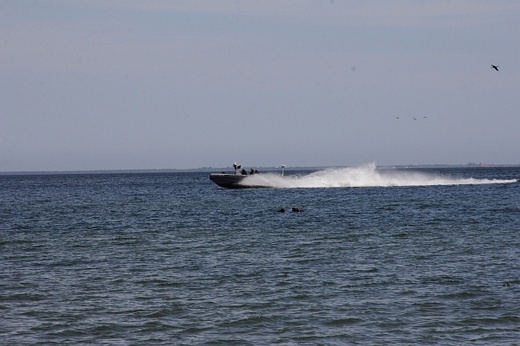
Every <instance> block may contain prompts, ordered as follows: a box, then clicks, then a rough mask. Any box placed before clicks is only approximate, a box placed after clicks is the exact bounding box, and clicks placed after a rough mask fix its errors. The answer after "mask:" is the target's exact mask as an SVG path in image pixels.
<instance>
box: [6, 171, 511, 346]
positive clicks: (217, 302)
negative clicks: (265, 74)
mask: <svg viewBox="0 0 520 346" xmlns="http://www.w3.org/2000/svg"><path fill="white" fill-rule="evenodd" d="M251 178H253V177H251ZM254 178H255V179H260V180H261V181H262V183H263V184H264V185H265V184H267V185H268V186H271V188H251V189H225V188H221V187H219V186H217V185H216V184H214V183H213V182H211V181H210V180H209V173H203V172H189V173H186V172H182V173H181V172H145V173H136V172H121V173H81V174H80V173H74V174H72V173H60V174H3V175H1V176H0V344H1V345H404V344H407V345H518V344H520V182H519V179H520V167H518V166H517V167H441V168H435V167H427V168H413V167H412V168H380V167H377V166H375V165H373V164H370V165H362V166H358V167H344V168H331V169H317V170H312V171H298V170H295V171H290V170H287V171H286V172H285V175H284V176H283V177H281V176H280V175H279V174H278V172H271V173H269V172H261V173H260V174H259V175H256V176H255V177H254ZM282 209H283V210H284V211H282Z"/></svg>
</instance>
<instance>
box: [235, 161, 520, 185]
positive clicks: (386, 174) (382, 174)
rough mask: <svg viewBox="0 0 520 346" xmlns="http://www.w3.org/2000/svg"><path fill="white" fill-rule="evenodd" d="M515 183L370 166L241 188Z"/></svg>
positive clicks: (268, 179) (262, 178)
mask: <svg viewBox="0 0 520 346" xmlns="http://www.w3.org/2000/svg"><path fill="white" fill-rule="evenodd" d="M515 182H517V180H516V179H512V180H499V179H475V178H456V177H450V176H443V175H440V174H432V173H423V172H417V171H404V170H394V169H376V165H375V164H374V163H372V164H368V165H363V166H358V167H347V168H329V169H325V170H321V171H317V172H313V173H309V174H304V175H285V176H282V175H279V174H275V173H263V174H256V175H252V176H248V177H247V178H246V179H244V180H243V182H242V184H244V185H252V186H266V187H276V188H323V187H389V186H434V185H480V184H505V183H515Z"/></svg>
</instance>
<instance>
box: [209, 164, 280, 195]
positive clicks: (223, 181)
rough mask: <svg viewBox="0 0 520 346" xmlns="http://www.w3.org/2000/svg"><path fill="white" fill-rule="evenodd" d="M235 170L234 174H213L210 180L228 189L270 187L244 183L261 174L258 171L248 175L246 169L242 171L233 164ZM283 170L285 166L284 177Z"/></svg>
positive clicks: (239, 166) (237, 165) (252, 171)
mask: <svg viewBox="0 0 520 346" xmlns="http://www.w3.org/2000/svg"><path fill="white" fill-rule="evenodd" d="M233 168H234V169H235V172H234V173H211V174H210V175H209V179H210V180H211V181H212V182H214V183H215V184H217V185H218V186H221V187H225V188H228V189H243V188H259V187H269V186H267V185H259V184H255V183H252V182H249V183H246V182H245V181H244V180H246V179H248V178H249V177H252V176H253V175H256V174H259V173H258V171H256V170H253V169H251V172H250V173H249V174H247V172H246V170H245V169H242V170H240V168H242V166H241V165H239V164H238V163H236V162H235V163H234V164H233ZM283 168H285V166H282V175H283Z"/></svg>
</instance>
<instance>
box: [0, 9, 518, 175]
mask: <svg viewBox="0 0 520 346" xmlns="http://www.w3.org/2000/svg"><path fill="white" fill-rule="evenodd" d="M518 18H520V2H519V1H516V0H511V1H505V0H498V1H497V0H493V1H480V0H471V1H469V0H467V1H465V0H457V1H455V0H454V1H451V0H444V1H442V0H439V1H419V0H417V1H411V0H392V1H360V0H350V1H340V0H328V1H321V0H320V1H318V0H301V1H295V0H294V1H283V0H265V1H238V0H237V1H234V0H219V1H213V0H208V1H198V0H189V1H182V0H178V1H166V0H111V1H107V0H47V1H38V0H3V1H1V2H0V79H1V82H0V171H2V172H10V171H76V170H119V169H122V170H124V169H190V168H200V167H229V166H231V164H232V163H233V162H235V161H236V162H239V163H241V164H242V165H243V166H246V167H265V166H269V167H274V166H279V165H281V164H285V165H287V166H288V167H302V166H306V167H308V166H313V167H314V166H325V167H327V166H329V167H331V166H356V165H363V164H367V163H375V164H377V165H407V164H416V165H422V164H466V163H470V162H474V163H479V162H485V163H489V164H519V163H520V149H519V148H520V146H519V144H520V135H519V133H520V92H519V89H520V44H519V42H520V25H518ZM491 64H495V65H498V66H499V71H495V70H493V69H492V68H491ZM414 118H415V119H416V120H414Z"/></svg>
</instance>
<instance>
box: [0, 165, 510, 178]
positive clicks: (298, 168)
mask: <svg viewBox="0 0 520 346" xmlns="http://www.w3.org/2000/svg"><path fill="white" fill-rule="evenodd" d="M358 166H360V165H353V166H309V167H305V166H295V167H286V168H285V170H286V171H311V170H323V169H329V168H348V167H358ZM376 167H377V168H382V169H417V168H419V169H420V168H483V169H485V168H500V167H504V168H508V167H520V164H479V163H467V164H426V165H413V164H409V165H381V166H379V165H376ZM254 168H255V169H258V170H259V171H261V172H262V171H263V172H273V171H279V170H280V167H254ZM231 171H233V168H232V167H202V168H185V169H175V168H165V169H106V170H71V171H5V172H0V175H52V174H132V173H133V174H138V173H140V174H143V173H197V172H200V173H212V172H231Z"/></svg>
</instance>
